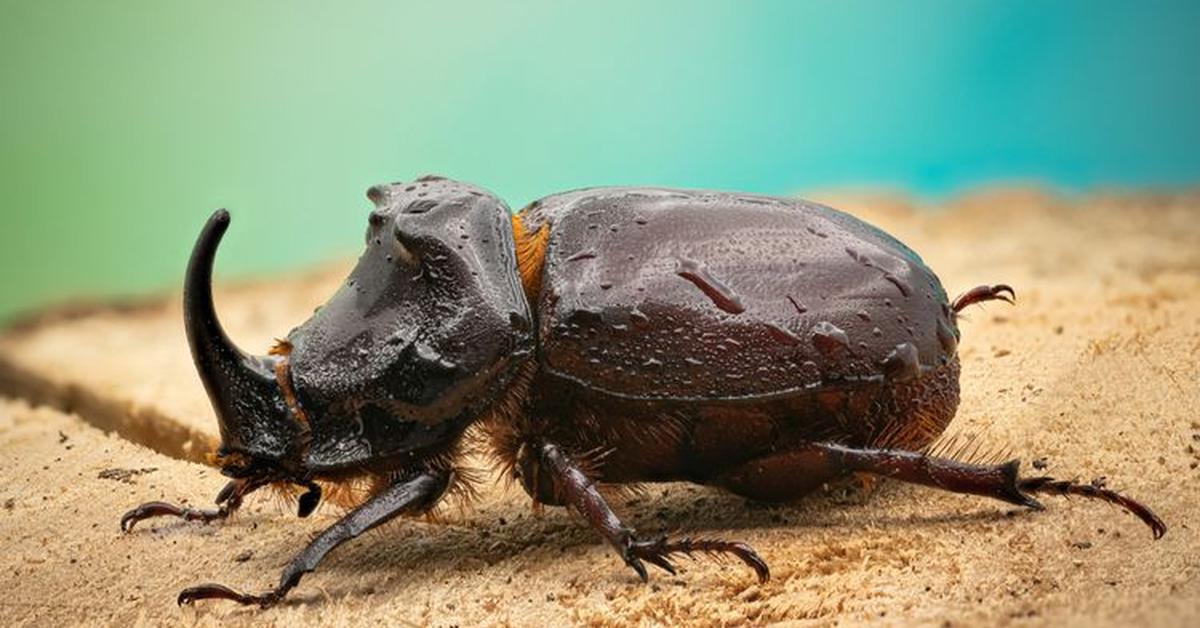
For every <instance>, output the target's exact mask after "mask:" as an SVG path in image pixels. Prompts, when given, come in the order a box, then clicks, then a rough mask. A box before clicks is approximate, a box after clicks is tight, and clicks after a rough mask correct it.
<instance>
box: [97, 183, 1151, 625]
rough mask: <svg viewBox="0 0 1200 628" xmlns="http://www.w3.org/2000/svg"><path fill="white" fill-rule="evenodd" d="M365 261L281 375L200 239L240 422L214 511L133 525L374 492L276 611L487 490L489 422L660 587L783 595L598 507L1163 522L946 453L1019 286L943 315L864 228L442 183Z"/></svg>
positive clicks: (600, 191)
mask: <svg viewBox="0 0 1200 628" xmlns="http://www.w3.org/2000/svg"><path fill="white" fill-rule="evenodd" d="M367 197H368V198H369V199H370V201H371V202H372V203H373V205H374V209H373V210H372V211H371V212H370V216H369V220H368V227H367V233H366V250H365V252H364V253H363V254H362V256H361V257H360V259H359V260H358V262H357V265H356V266H355V267H354V269H353V270H352V272H351V273H350V275H349V277H348V278H347V280H346V281H345V283H344V284H343V285H342V286H341V287H340V289H339V290H338V291H337V292H336V293H335V294H334V295H333V297H332V298H331V299H330V300H329V301H328V302H327V303H326V304H325V305H323V306H322V307H320V308H319V309H318V310H317V311H316V313H315V314H314V315H313V316H312V317H311V318H310V319H308V320H307V321H306V322H304V323H303V324H301V325H300V326H299V327H297V328H295V329H293V330H292V331H291V332H290V333H289V334H288V335H287V337H286V339H285V340H282V341H279V342H278V343H277V344H276V345H275V346H274V347H273V348H272V349H271V350H270V351H269V352H268V353H267V354H266V355H261V356H259V355H251V354H247V353H245V352H243V351H241V350H240V349H238V348H237V347H236V346H235V345H234V344H233V343H232V342H231V341H230V339H229V338H228V337H227V336H226V334H225V332H224V331H223V329H222V327H221V324H220V323H219V321H218V318H217V315H216V312H215V309H214V306H213V301H212V294H211V277H212V268H213V260H214V257H215V254H216V249H217V246H218V244H219V242H220V240H221V238H222V236H223V234H224V233H225V231H226V229H227V227H228V225H229V222H230V217H229V214H228V213H227V212H226V211H224V210H220V211H217V212H216V213H215V214H213V215H212V217H211V218H210V219H209V221H208V222H207V224H206V225H205V226H204V228H203V230H202V231H201V233H200V236H199V239H198V240H197V243H196V246H195V248H194V250H193V253H192V256H191V260H190V262H189V264H188V269H187V274H186V278H185V285H184V297H183V299H184V318H185V328H186V332H187V337H188V341H189V344H190V346H191V350H192V355H193V358H194V361H195V364H196V368H197V370H198V371H199V375H200V379H201V380H202V382H203V383H204V386H205V388H206V390H207V392H208V395H209V397H210V399H211V401H212V405H213V409H214V411H215V413H216V417H217V420H218V422H219V425H220V435H221V444H220V447H219V449H218V450H217V451H216V453H215V455H214V456H213V462H214V463H215V464H216V465H218V466H219V467H220V469H221V471H222V473H223V474H224V475H226V476H228V477H229V478H231V479H230V481H229V482H228V484H227V485H226V486H225V487H224V488H223V489H222V490H221V491H220V493H219V494H218V495H217V498H216V503H217V508H215V509H213V510H199V509H193V508H191V507H180V506H176V505H173V504H168V503H164V502H150V503H146V504H143V505H141V506H139V507H137V508H135V509H133V510H131V511H129V512H128V513H126V514H125V515H124V516H123V517H122V518H121V529H122V530H123V531H124V532H129V531H131V530H132V528H133V526H134V525H135V524H136V523H137V522H138V521H141V520H143V519H146V518H149V517H156V516H176V517H180V518H182V519H185V520H189V521H203V522H209V521H213V520H217V519H223V518H225V517H228V516H229V515H230V514H231V513H233V512H234V511H236V510H237V508H238V507H239V506H240V505H241V504H242V502H243V499H244V498H245V497H246V496H247V495H248V494H250V493H251V492H253V491H255V490H258V489H260V488H263V487H265V486H269V485H274V486H283V487H290V488H292V489H298V490H299V491H302V494H300V496H299V499H298V505H297V508H298V514H299V515H300V516H301V517H304V516H307V515H308V514H310V513H311V512H312V511H313V510H314V509H315V508H316V506H317V505H318V504H319V502H321V500H322V498H323V496H324V497H328V496H329V491H330V489H332V488H335V487H343V486H346V485H350V484H353V485H356V486H365V487H366V489H365V493H366V497H365V498H364V499H363V500H362V501H361V503H358V504H357V505H356V506H355V507H354V508H353V509H351V510H349V512H348V513H347V514H345V516H344V517H343V518H342V519H340V520H339V521H337V522H336V523H334V524H333V525H332V526H331V527H329V528H328V529H326V530H325V531H324V532H322V533H321V534H320V535H319V536H318V537H316V538H315V539H314V540H313V541H312V542H311V543H310V544H309V545H308V546H307V547H306V548H305V549H304V550H303V551H301V552H300V553H299V554H297V555H296V556H295V558H294V559H293V560H292V561H291V562H290V563H289V564H288V565H287V567H286V568H285V569H284V570H283V573H282V575H281V577H280V580H279V584H278V585H277V586H276V587H275V588H273V589H270V590H268V591H267V592H265V593H262V594H245V593H241V592H238V591H235V590H233V589H230V588H228V587H226V586H223V585H219V584H205V585H201V586H197V587H191V588H188V589H185V590H183V591H182V592H181V593H180V594H179V597H178V602H179V603H180V604H184V603H192V602H194V601H196V600H202V599H208V598H223V599H229V600H233V601H236V602H240V603H242V604H258V605H261V606H264V607H265V606H270V605H272V604H274V603H276V602H278V601H280V600H281V599H283V598H284V596H285V595H286V594H287V593H288V591H290V590H291V589H292V588H294V587H295V586H296V585H297V583H298V582H299V581H300V578H301V577H302V576H303V575H304V574H305V573H308V572H310V571H312V570H313V569H315V568H316V566H317V564H318V563H319V562H320V561H321V559H322V558H323V557H324V556H325V555H326V554H327V553H328V552H329V551H330V550H332V549H333V548H334V547H336V546H338V545H339V544H341V543H342V542H344V541H346V540H348V539H351V538H353V537H355V536H357V535H359V534H361V533H362V532H363V531H365V530H367V529H370V528H373V527H375V526H378V525H380V524H382V523H384V522H386V521H389V520H391V519H393V518H394V517H397V516H399V515H413V514H419V513H425V512H428V511H429V510H430V509H431V508H433V507H434V506H435V505H436V504H437V503H438V502H439V500H441V499H442V497H443V496H444V495H445V494H446V493H447V492H448V491H450V490H452V489H453V488H455V487H456V486H461V485H462V484H463V483H464V482H466V481H467V480H466V479H465V474H464V473H462V472H460V471H459V470H458V469H456V465H457V464H458V462H459V460H460V457H461V451H462V447H463V443H464V440H465V439H466V438H467V436H466V435H467V434H468V429H469V428H471V427H472V426H478V427H480V428H481V431H482V433H483V434H484V435H485V437H486V442H487V443H488V445H489V447H490V450H491V452H492V453H493V454H494V456H495V458H496V460H497V461H498V463H499V464H500V465H502V466H503V468H504V469H505V472H506V473H507V474H509V475H511V476H514V477H515V478H518V479H519V482H520V484H521V485H522V486H523V488H524V489H525V491H526V492H527V493H528V494H529V495H530V496H531V497H532V498H533V500H534V502H535V504H539V505H542V504H544V505H551V506H565V507H569V508H572V509H573V510H575V511H576V512H577V513H578V514H579V515H580V516H582V518H583V519H584V520H585V521H586V522H587V523H588V524H589V525H590V526H591V527H592V528H593V529H594V530H596V532H598V533H599V535H600V536H601V537H603V539H604V540H605V541H607V542H608V543H609V544H610V545H611V546H612V547H613V548H614V549H615V550H616V552H617V554H618V555H619V556H620V557H621V558H622V559H623V560H624V562H625V563H626V564H627V565H628V566H629V567H631V568H632V569H633V570H634V571H635V572H636V573H637V575H638V576H639V577H640V578H641V579H642V580H643V581H644V580H646V579H647V577H648V573H647V568H646V564H647V563H649V564H650V565H653V566H655V567H657V568H660V569H662V570H664V571H666V572H669V573H674V572H675V570H674V565H673V563H672V562H671V558H672V557H673V556H676V555H680V554H688V553H692V552H705V553H710V554H728V555H732V556H734V557H736V558H737V559H739V560H741V561H742V562H744V563H745V564H746V565H748V566H749V567H750V568H752V569H753V570H754V571H755V573H756V575H757V577H758V578H759V580H761V581H765V580H767V579H768V578H769V570H768V567H767V564H766V562H765V561H764V560H763V559H762V557H760V556H759V555H758V553H757V552H755V550H754V549H753V548H751V547H750V546H749V545H747V544H745V543H741V542H735V541H725V540H717V539H690V538H683V539H670V538H667V537H661V536H658V537H649V536H643V535H641V534H639V533H638V532H637V531H635V530H633V529H631V528H629V527H627V526H625V525H624V524H622V522H621V520H620V519H619V518H618V516H617V515H616V514H615V513H614V512H613V510H612V509H611V508H610V506H609V504H608V502H607V500H606V499H605V496H604V493H603V491H602V490H601V489H602V488H603V487H605V486H613V485H627V484H638V483H647V482H666V481H687V482H693V483H697V484H703V485H709V486H715V487H720V488H722V489H725V490H727V491H730V492H732V493H735V494H737V495H741V496H744V497H746V498H749V499H751V500H756V501H764V502H786V501H791V500H795V499H798V498H800V497H803V496H804V495H806V494H808V493H811V492H812V491H813V490H815V489H817V488H818V487H820V486H822V485H823V484H826V483H828V482H830V481H833V480H836V479H838V478H841V477H844V476H847V475H849V474H851V473H865V474H873V475H876V476H883V477H890V478H895V479H898V480H903V481H907V482H912V483H917V484H923V485H926V486H931V487H935V488H941V489H944V490H948V491H953V492H957V493H970V494H975V495H982V496H987V497H992V498H996V499H999V500H1002V501H1005V502H1008V503H1012V504H1016V505H1018V506H1023V507H1027V508H1031V509H1041V508H1042V506H1041V504H1040V503H1039V502H1038V501H1037V500H1036V499H1035V498H1034V497H1033V495H1035V494H1052V495H1079V496H1083V497H1088V498H1095V499H1099V500H1103V501H1107V502H1110V503H1113V504H1116V505H1118V506H1121V507H1123V508H1124V509H1125V510H1127V511H1129V512H1131V513H1132V514H1134V515H1136V516H1137V517H1138V518H1140V519H1141V520H1142V521H1143V522H1145V523H1146V524H1147V525H1148V526H1149V527H1150V528H1151V531H1152V532H1153V535H1154V537H1155V538H1159V537H1161V536H1162V535H1163V534H1164V533H1165V532H1166V526H1165V524H1164V523H1163V522H1162V520H1160V519H1159V518H1158V517H1157V516H1155V515H1154V513H1152V512H1151V511H1150V510H1149V509H1148V508H1146V507H1145V506H1143V505H1142V504H1140V503H1138V502H1137V501H1135V500H1133V499H1131V498H1129V497H1126V496H1124V495H1121V494H1119V493H1116V492H1114V491H1112V490H1109V489H1108V488H1105V487H1104V486H1103V485H1102V484H1098V483H1092V484H1081V483H1076V482H1071V481H1059V480H1054V479H1052V478H1049V477H1042V476H1039V477H1022V476H1021V475H1020V474H1019V473H1018V464H1019V463H1018V461H1017V460H1011V461H1008V462H1005V463H1003V464H985V463H981V462H979V461H970V460H954V459H951V457H939V455H937V454H936V453H934V451H933V450H931V447H932V446H933V444H934V443H935V441H936V439H937V438H938V436H939V435H940V434H941V433H942V432H943V430H944V429H945V428H946V426H947V424H948V423H949V422H950V420H951V419H952V418H953V417H954V414H955V412H956V410H957V407H958V391H959V385H958V381H959V360H958V357H957V346H958V342H959V339H960V332H959V329H958V317H959V314H960V312H962V310H963V309H964V308H965V307H967V306H969V305H972V304H975V303H980V302H984V301H989V300H1002V301H1007V302H1010V303H1011V302H1013V299H1014V298H1015V293H1014V291H1013V289H1012V288H1011V287H1009V286H1007V285H985V286H980V287H978V288H974V289H971V290H968V291H967V292H966V293H964V294H963V295H962V296H960V297H958V298H957V299H955V300H953V301H951V300H949V299H948V298H947V296H946V292H945V291H944V290H943V288H942V285H941V283H940V282H939V280H938V278H937V276H936V275H934V273H933V271H931V270H930V269H929V268H928V267H927V266H926V265H925V263H924V262H923V261H922V260H921V258H920V257H919V256H918V255H917V254H916V253H915V252H914V251H912V250H911V249H909V248H908V247H907V246H905V245H904V244H902V243H901V242H899V241H898V240H896V239H895V238H893V237H892V236H890V235H888V234H887V233H885V232H883V231H882V230H880V229H878V228H876V227H873V226H871V225H869V224H866V223H865V222H862V221H860V220H858V219H857V218H854V217H853V216H851V215H849V214H846V213H842V212H840V211H837V210H835V209H831V208H829V207H825V206H822V205H818V204H815V203H811V202H807V201H803V200H797V199H791V198H775V197H768V196H757V195H750V194H738V193H729V192H716V191H692V190H675V189H663V188H591V189H584V190H577V191H572V192H567V193H562V194H557V195H553V196H550V197H547V198H544V199H541V200H539V201H535V202H534V203H532V204H530V205H529V206H527V207H526V208H525V209H523V210H521V211H520V212H518V213H516V214H513V213H511V212H510V210H509V208H508V206H507V205H506V204H505V203H504V202H503V201H502V200H500V199H499V198H497V197H496V196H494V195H492V194H491V193H489V192H487V191H486V190H484V189H482V188H479V187H476V186H474V185H470V184H466V183H461V182H457V181H452V180H449V179H445V178H441V177H434V176H425V177H421V178H418V179H417V180H415V181H412V182H407V183H406V182H398V183H392V184H387V185H378V186H374V187H372V188H370V190H368V192H367Z"/></svg>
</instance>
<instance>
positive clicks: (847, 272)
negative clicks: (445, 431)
mask: <svg viewBox="0 0 1200 628" xmlns="http://www.w3.org/2000/svg"><path fill="white" fill-rule="evenodd" d="M524 220H525V225H524V227H525V229H526V230H528V231H530V232H534V231H537V230H538V229H539V228H543V227H549V234H550V235H549V242H548V245H547V249H546V257H545V266H544V274H543V278H542V288H541V293H540V296H539V303H538V306H537V310H538V345H539V352H540V356H539V359H540V361H541V366H542V370H543V371H544V373H545V374H546V375H549V376H552V377H556V378H561V379H563V380H567V381H571V382H575V383H577V384H579V385H582V386H584V387H586V388H587V389H589V390H591V391H594V392H601V393H605V394H609V395H613V396H616V397H623V398H629V399H646V400H716V399H748V400H754V399H764V398H770V397H784V396H790V395H794V394H798V393H805V392H820V391H822V390H827V389H834V388H841V387H846V386H853V385H855V384H856V383H861V382H865V381H870V382H878V381H880V380H884V379H895V380H905V379H910V378H913V377H917V376H919V375H921V374H922V373H923V372H926V371H928V370H931V369H933V368H936V367H938V366H941V365H945V364H948V363H949V362H950V360H951V359H952V358H953V356H954V351H955V348H956V345H957V338H958V331H957V329H956V327H955V325H954V321H953V317H952V315H951V313H950V309H949V306H948V303H947V299H946V293H945V291H944V290H943V288H942V286H941V283H940V282H939V281H938V278H937V277H936V276H935V275H934V274H933V272H932V271H931V270H930V269H929V268H928V267H927V266H926V265H925V264H924V262H923V261H922V260H921V258H920V257H919V256H918V255H917V254H916V253H914V252H913V251H912V250H911V249H909V248H908V247H906V246H904V245H903V244H902V243H900V242H899V241H898V240H896V239H895V238H893V237H891V236H889V235H888V234H886V233H884V232H882V231H880V230H879V229H877V228H875V227H872V226H870V225H868V224H866V223H864V222H862V221H860V220H858V219H856V218H854V217H853V216H850V215H848V214H845V213H842V212H839V211H837V210H834V209H831V208H829V207H825V206H822V205H818V204H816V203H810V202H807V201H802V200H792V199H781V198H773V197H762V196H751V195H745V194H733V193H725V192H710V191H691V190H671V189H657V188H596V189H588V190H580V191H575V192H568V193H565V194H559V195H555V196H551V197H547V198H545V199H542V200H541V201H539V202H538V203H536V204H535V205H534V206H533V207H531V208H530V210H529V211H528V212H526V214H525V217H524Z"/></svg>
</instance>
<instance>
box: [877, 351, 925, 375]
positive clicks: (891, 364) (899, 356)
mask: <svg viewBox="0 0 1200 628" xmlns="http://www.w3.org/2000/svg"><path fill="white" fill-rule="evenodd" d="M882 365H883V375H884V377H886V378H888V379H891V380H895V381H904V380H906V379H913V378H915V377H917V376H919V375H920V374H921V361H920V355H919V354H918V353H917V348H916V347H914V346H913V345H911V344H909V343H907V342H902V343H900V344H898V345H896V348H895V349H892V351H891V352H890V353H888V354H887V357H886V358H884V359H883V363H882Z"/></svg>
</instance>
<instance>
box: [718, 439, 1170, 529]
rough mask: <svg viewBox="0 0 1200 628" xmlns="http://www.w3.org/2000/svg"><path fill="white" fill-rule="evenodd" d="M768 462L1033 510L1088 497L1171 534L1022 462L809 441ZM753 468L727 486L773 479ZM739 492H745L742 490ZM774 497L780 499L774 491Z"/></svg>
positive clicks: (1105, 496)
mask: <svg viewBox="0 0 1200 628" xmlns="http://www.w3.org/2000/svg"><path fill="white" fill-rule="evenodd" d="M776 459H777V460H776ZM770 460H774V461H775V462H776V463H777V465H779V470H787V471H788V473H786V474H780V475H781V477H784V478H796V477H801V478H803V477H806V476H807V477H809V478H813V477H817V478H833V477H840V476H844V475H846V474H849V473H851V472H864V473H870V474H874V475H878V476H881V477H889V478H894V479H897V480H902V481H904V482H911V483H913V484H921V485H924V486H930V487H933V488H940V489H942V490H946V491H950V492H953V493H968V494H971V495H981V496H984V497H992V498H994V499H999V500H1002V501H1005V502H1008V503H1010V504H1016V505H1018V506H1025V507H1026V508H1031V509H1034V510H1042V509H1043V506H1042V504H1041V502H1039V501H1038V500H1036V499H1034V498H1033V495H1034V494H1042V495H1062V496H1070V495H1074V496H1079V497H1087V498H1090V499H1098V500H1100V501H1105V502H1108V503H1110V504H1114V505H1116V506H1120V507H1121V508H1124V509H1125V510H1127V511H1129V512H1130V513H1132V514H1133V515H1134V516H1136V517H1137V518H1138V519H1140V520H1141V521H1142V522H1143V523H1145V524H1146V525H1147V526H1149V527H1150V531H1151V532H1152V533H1153V534H1154V538H1156V539H1157V538H1159V537H1161V536H1162V535H1163V534H1165V533H1166V531H1167V526H1166V524H1164V523H1163V521H1162V520H1161V519H1159V518H1158V516H1157V515H1155V514H1154V513H1153V512H1152V511H1151V510H1150V509H1149V508H1147V507H1146V506H1144V505H1143V504H1141V503H1140V502H1138V501H1136V500H1134V499H1133V498H1130V497H1128V496H1126V495H1122V494H1120V493H1117V492H1115V491H1112V490H1109V489H1107V488H1105V487H1104V486H1103V485H1102V484H1101V483H1092V484H1080V483H1077V482H1069V481H1062V480H1055V479H1054V478H1049V477H1032V478H1022V477H1020V474H1019V473H1018V468H1019V463H1018V462H1017V461H1016V460H1010V461H1008V462H1006V463H1003V464H992V465H984V464H970V463H966V462H960V461H957V460H950V459H946V458H938V457H935V456H930V455H928V454H925V453H920V452H913V451H904V450H900V449H861V448H853V447H846V446H844V445H837V444H832V443H809V444H806V445H804V446H802V447H800V448H798V449H796V450H793V451H789V452H785V453H782V454H776V455H775V456H774V457H773V458H772V459H769V461H770ZM758 464H762V462H759V463H758ZM755 468H757V467H753V466H751V467H747V468H745V469H741V470H739V472H738V473H735V474H732V475H730V476H727V478H726V479H725V484H726V486H729V487H730V488H733V489H734V490H735V492H739V493H746V492H747V491H746V490H745V489H746V487H743V486H740V485H738V484H737V483H736V482H735V481H731V480H737V479H738V478H740V477H741V476H746V477H754V478H761V477H764V476H766V475H770V474H763V473H761V472H759V473H755V472H754V469H755ZM782 483H783V482H774V483H773V484H771V485H770V486H771V487H772V488H776V485H779V484H782ZM811 483H812V480H811V479H810V480H808V481H807V482H806V481H804V480H801V481H800V484H801V485H804V488H807V485H808V484H811ZM739 488H740V489H742V490H738V489H739ZM750 496H752V497H754V496H755V495H753V494H751V495H750ZM771 496H772V497H780V496H781V495H780V494H777V493H776V494H772V495H771ZM797 496H798V495H797ZM757 497H759V498H761V497H762V496H757Z"/></svg>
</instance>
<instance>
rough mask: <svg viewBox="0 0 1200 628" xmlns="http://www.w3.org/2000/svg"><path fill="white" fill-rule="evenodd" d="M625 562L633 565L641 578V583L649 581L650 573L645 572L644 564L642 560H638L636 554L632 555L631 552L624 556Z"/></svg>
mask: <svg viewBox="0 0 1200 628" xmlns="http://www.w3.org/2000/svg"><path fill="white" fill-rule="evenodd" d="M625 564H626V565H629V566H630V567H633V570H634V571H636V572H637V575H638V577H639V578H641V579H642V583H643V584H645V583H647V582H650V574H649V573H647V572H646V566H645V565H643V564H642V561H641V560H638V558H637V557H636V556H633V555H632V554H631V555H628V556H626V557H625Z"/></svg>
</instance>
